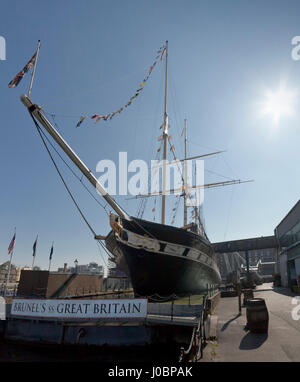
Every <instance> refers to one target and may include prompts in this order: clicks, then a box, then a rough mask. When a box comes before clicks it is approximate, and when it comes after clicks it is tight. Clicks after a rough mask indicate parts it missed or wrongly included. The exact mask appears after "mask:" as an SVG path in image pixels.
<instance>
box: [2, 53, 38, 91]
mask: <svg viewBox="0 0 300 382" xmlns="http://www.w3.org/2000/svg"><path fill="white" fill-rule="evenodd" d="M36 55H37V51H36V52H35V54H34V55H33V56H32V57H31V59H30V60H29V61H28V62H27V64H26V65H25V66H24V68H23V69H22V70H21V71H20V72H19V73H18V74H17V75H16V76H15V78H14V79H13V80H11V81H10V83H9V84H8V87H9V88H14V87H15V86H18V84H19V82H20V81H21V79H22V78H23V77H24V75H25V73H27V72H28V70H29V69H30V68H32V67H33V65H34V63H35V60H36Z"/></svg>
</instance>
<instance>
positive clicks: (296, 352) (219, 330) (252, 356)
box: [202, 284, 300, 362]
mask: <svg viewBox="0 0 300 382" xmlns="http://www.w3.org/2000/svg"><path fill="white" fill-rule="evenodd" d="M254 297H260V298H263V299H265V302H266V304H267V308H268V311H269V330H268V334H254V333H250V332H249V331H247V330H245V325H246V308H245V307H243V308H242V315H241V316H239V315H238V300H237V297H227V298H222V299H221V300H220V303H219V304H218V306H217V308H216V314H215V319H214V322H215V332H216V336H217V340H216V341H211V342H210V343H209V344H208V345H207V346H206V348H205V351H204V358H203V360H202V361H206V362H299V361H300V320H299V319H298V320H295V319H293V316H292V311H293V309H294V315H296V316H297V315H298V316H299V318H300V309H298V310H297V306H299V305H300V300H299V301H298V302H297V303H296V299H295V294H294V293H291V292H290V290H289V289H287V288H274V289H273V287H272V284H263V285H260V286H259V287H257V289H255V290H254ZM293 298H294V300H293ZM293 302H294V304H293Z"/></svg>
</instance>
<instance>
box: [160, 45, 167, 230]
mask: <svg viewBox="0 0 300 382" xmlns="http://www.w3.org/2000/svg"><path fill="white" fill-rule="evenodd" d="M167 85H168V41H166V74H165V106H164V132H163V139H164V152H163V172H162V198H161V224H165V214H166V160H167V143H168V114H167Z"/></svg>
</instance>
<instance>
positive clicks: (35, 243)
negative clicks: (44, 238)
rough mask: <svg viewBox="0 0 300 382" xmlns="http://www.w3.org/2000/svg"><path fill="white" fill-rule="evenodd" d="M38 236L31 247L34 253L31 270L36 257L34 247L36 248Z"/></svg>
mask: <svg viewBox="0 0 300 382" xmlns="http://www.w3.org/2000/svg"><path fill="white" fill-rule="evenodd" d="M38 236H39V235H37V236H36V239H35V242H34V244H33V246H34V252H33V260H32V267H31V269H32V270H33V266H34V260H35V256H36V247H37V239H38Z"/></svg>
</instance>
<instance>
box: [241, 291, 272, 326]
mask: <svg viewBox="0 0 300 382" xmlns="http://www.w3.org/2000/svg"><path fill="white" fill-rule="evenodd" d="M246 307H247V309H246V316H247V328H248V329H249V330H250V332H253V333H267V332H268V326H269V313H268V309H267V306H266V303H265V300H264V299H263V298H251V299H249V300H247V303H246Z"/></svg>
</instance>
